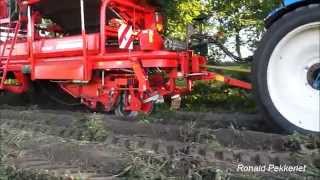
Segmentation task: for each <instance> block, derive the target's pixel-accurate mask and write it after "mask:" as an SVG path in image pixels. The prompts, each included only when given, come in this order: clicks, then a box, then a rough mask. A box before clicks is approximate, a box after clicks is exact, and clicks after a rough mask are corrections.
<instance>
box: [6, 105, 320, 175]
mask: <svg viewBox="0 0 320 180" xmlns="http://www.w3.org/2000/svg"><path fill="white" fill-rule="evenodd" d="M0 128H1V154H2V159H3V164H2V166H1V167H2V169H1V170H0V179H1V173H2V172H3V174H6V178H7V179H12V180H15V179H18V180H19V179H26V180H29V179H30V180H33V179H43V180H47V179H90V180H106V179H181V180H184V179H186V180H188V179H190V180H191V179H195V180H201V179H208V180H211V179H217V180H218V179H288V178H291V179H299V180H300V179H319V178H320V140H319V137H317V136H316V135H310V136H302V135H298V134H295V135H283V134H277V133H275V132H276V131H274V130H273V129H272V128H271V127H269V126H267V125H266V124H265V123H264V121H262V118H261V117H260V116H259V115H256V114H243V113H219V114H217V113H191V112H188V113H187V112H177V113H169V112H168V113H165V114H162V115H154V116H152V117H148V118H143V119H142V120H140V121H135V122H133V121H132V122H128V121H122V120H119V119H117V118H115V117H114V116H113V115H106V114H96V113H92V112H85V111H83V110H81V108H80V109H78V110H77V109H76V110H75V109H73V110H70V109H69V110H63V109H59V110H48V109H46V108H44V109H43V108H40V107H37V106H17V105H15V106H8V105H1V106H0ZM240 164H243V165H252V166H254V165H270V164H274V165H294V166H297V165H302V166H303V165H307V169H306V172H303V173H274V172H256V173H249V172H248V173H247V172H246V173H244V172H238V171H237V167H238V165H240Z"/></svg>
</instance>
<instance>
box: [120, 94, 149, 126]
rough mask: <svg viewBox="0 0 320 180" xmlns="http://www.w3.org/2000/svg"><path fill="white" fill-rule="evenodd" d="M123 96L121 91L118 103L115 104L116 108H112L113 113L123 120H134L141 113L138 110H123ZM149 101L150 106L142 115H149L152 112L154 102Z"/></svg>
mask: <svg viewBox="0 0 320 180" xmlns="http://www.w3.org/2000/svg"><path fill="white" fill-rule="evenodd" d="M125 96H126V94H125V93H123V94H122V95H121V96H120V98H119V101H118V103H117V105H116V108H115V110H114V113H115V115H116V116H117V117H119V118H121V119H123V120H129V121H132V120H136V119H137V118H138V117H139V115H141V113H140V112H138V111H127V110H125V108H124V104H125V102H124V99H125ZM150 103H151V104H150V105H151V108H150V110H149V111H148V112H145V113H144V115H150V114H151V113H152V111H153V108H154V103H153V102H150Z"/></svg>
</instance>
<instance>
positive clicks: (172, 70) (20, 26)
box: [0, 0, 251, 118]
mask: <svg viewBox="0 0 320 180" xmlns="http://www.w3.org/2000/svg"><path fill="white" fill-rule="evenodd" d="M8 5H9V6H8ZM8 7H9V8H8ZM13 7H14V8H13ZM163 21H164V20H163V17H162V16H161V14H160V13H159V12H158V8H157V5H156V3H154V1H153V2H148V1H138V0H90V1H89V0H68V1H57V0H26V1H22V0H21V1H19V0H18V1H11V0H0V28H1V29H0V32H1V34H0V37H1V39H0V43H1V44H0V58H1V61H0V62H1V63H0V65H1V66H0V77H1V78H0V81H1V84H0V89H1V90H4V91H9V92H13V93H24V92H26V91H27V90H28V89H29V88H30V87H31V86H32V83H31V82H32V81H43V80H46V81H51V82H54V83H56V84H57V85H58V86H59V87H60V88H61V89H63V90H64V91H65V92H66V93H68V94H70V95H71V96H73V97H74V98H79V99H81V103H83V104H85V105H86V106H88V107H89V108H91V109H96V108H97V107H103V109H104V111H107V112H108V111H113V110H114V111H115V113H116V114H117V115H118V116H122V117H127V118H132V117H135V116H137V114H138V113H139V112H142V113H145V114H149V113H150V112H151V111H152V109H153V104H154V103H155V102H157V101H161V100H163V97H171V99H172V100H173V101H174V100H175V98H178V99H179V97H180V95H181V94H184V93H187V92H190V91H191V90H192V86H193V84H194V82H195V81H198V80H219V81H224V82H226V83H228V84H230V85H233V86H237V87H241V88H245V89H251V85H250V84H248V83H245V82H242V81H239V80H235V79H232V78H227V77H223V76H221V75H218V74H215V73H212V72H208V71H207V69H206V68H205V65H206V62H207V60H206V58H205V57H202V56H199V55H197V54H195V53H194V52H193V51H192V50H188V49H187V48H185V49H184V50H179V51H178V50H170V49H168V48H165V46H164V44H165V43H164V41H165V40H164V37H163V35H162V33H163V31H164V22H163ZM46 22H50V23H46ZM46 24H47V25H46ZM177 79H180V80H181V79H183V80H184V82H185V84H186V85H185V87H179V86H177V85H176V80H177Z"/></svg>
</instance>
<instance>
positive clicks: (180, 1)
mask: <svg viewBox="0 0 320 180" xmlns="http://www.w3.org/2000/svg"><path fill="white" fill-rule="evenodd" d="M164 4H165V8H164V9H165V12H166V15H167V18H168V22H167V26H168V27H167V34H168V35H170V36H172V37H175V38H178V39H184V38H185V37H186V29H187V25H188V24H192V23H193V20H194V19H195V18H197V17H198V16H200V15H201V14H202V13H208V12H209V9H210V8H209V6H208V4H206V3H204V2H202V1H200V0H165V3H164Z"/></svg>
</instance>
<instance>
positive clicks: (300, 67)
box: [253, 4, 320, 133]
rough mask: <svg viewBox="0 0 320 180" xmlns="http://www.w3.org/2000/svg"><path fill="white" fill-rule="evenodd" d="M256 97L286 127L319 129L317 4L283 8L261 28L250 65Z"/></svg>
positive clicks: (319, 13) (289, 129)
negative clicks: (263, 30)
mask: <svg viewBox="0 0 320 180" xmlns="http://www.w3.org/2000/svg"><path fill="white" fill-rule="evenodd" d="M253 75H254V77H253V81H254V88H255V93H256V97H257V100H258V102H259V105H260V107H261V109H262V111H263V112H265V113H266V114H267V115H268V116H266V117H270V118H271V119H272V120H273V121H274V122H275V123H276V124H278V125H279V126H280V127H282V129H284V130H286V132H289V133H292V132H294V131H298V132H302V133H310V132H315V133H319V132H320V4H313V5H309V6H305V7H301V8H298V9H297V10H295V11H292V12H289V13H287V14H286V15H284V16H283V17H282V18H281V19H279V20H278V21H277V22H275V23H274V24H273V25H272V26H271V27H270V29H269V30H268V31H267V32H266V34H265V36H264V38H263V40H262V42H261V44H260V46H259V48H258V50H257V52H256V54H255V57H254V65H253Z"/></svg>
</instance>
